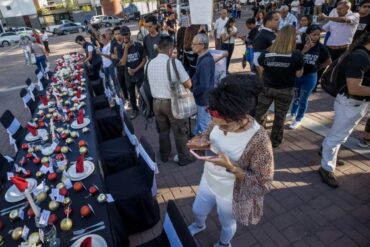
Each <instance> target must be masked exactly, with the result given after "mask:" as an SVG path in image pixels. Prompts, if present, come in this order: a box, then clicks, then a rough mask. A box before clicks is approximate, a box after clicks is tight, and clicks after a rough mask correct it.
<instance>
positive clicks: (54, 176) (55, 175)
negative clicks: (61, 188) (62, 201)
mask: <svg viewBox="0 0 370 247" xmlns="http://www.w3.org/2000/svg"><path fill="white" fill-rule="evenodd" d="M57 177H58V175H57V174H56V173H55V172H52V173H49V175H48V180H49V181H54V180H56V179H57Z"/></svg>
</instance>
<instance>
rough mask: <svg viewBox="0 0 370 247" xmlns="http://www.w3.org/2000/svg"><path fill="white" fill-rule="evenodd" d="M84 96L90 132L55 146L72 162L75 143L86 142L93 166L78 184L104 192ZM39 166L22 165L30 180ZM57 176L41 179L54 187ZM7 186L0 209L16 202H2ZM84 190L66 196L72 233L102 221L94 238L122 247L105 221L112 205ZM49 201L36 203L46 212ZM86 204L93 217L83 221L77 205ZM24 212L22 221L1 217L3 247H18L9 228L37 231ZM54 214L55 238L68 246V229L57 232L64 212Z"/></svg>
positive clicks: (76, 152)
mask: <svg viewBox="0 0 370 247" xmlns="http://www.w3.org/2000/svg"><path fill="white" fill-rule="evenodd" d="M84 93H85V94H86V95H87V99H86V101H85V102H86V106H85V107H84V109H85V111H86V114H85V116H86V117H89V118H90V120H91V123H90V124H89V126H88V128H89V129H90V131H89V132H88V133H86V134H83V133H82V131H81V130H78V132H79V134H80V136H79V137H78V138H75V142H74V143H72V144H70V145H67V144H64V141H63V140H61V142H60V143H59V145H61V146H64V145H67V146H69V147H70V148H71V149H72V152H69V153H67V154H66V157H67V159H68V160H69V161H70V162H73V161H76V159H77V157H78V156H79V148H78V141H79V140H85V141H86V142H87V143H88V150H89V151H88V154H87V156H88V157H92V159H93V163H94V164H95V170H94V172H93V174H92V175H90V176H89V177H88V178H86V179H84V180H82V182H83V184H84V185H85V186H86V188H87V190H88V188H89V186H91V185H93V184H94V185H96V186H97V187H98V188H99V190H100V192H104V191H105V189H104V187H103V186H104V183H103V176H102V174H101V170H102V169H101V168H100V166H101V164H100V161H99V157H98V151H97V150H98V149H97V144H96V143H97V141H96V133H95V126H94V121H93V119H92V112H91V107H92V106H91V98H90V95H89V93H88V90H86V91H85V92H84ZM60 126H61V124H59V123H57V124H56V127H60ZM71 130H72V129H71ZM37 155H38V156H39V157H40V158H41V157H42V154H41V152H37ZM24 156H25V151H23V150H20V151H19V152H18V153H17V155H16V159H15V161H16V162H17V163H18V162H19V160H20V159H21V158H22V157H24ZM40 166H41V165H35V164H33V163H32V161H31V160H30V161H28V162H27V164H25V165H24V168H25V169H27V170H30V171H31V172H32V177H33V178H36V176H35V173H36V171H38V170H39V169H40ZM12 171H14V169H12ZM61 176H62V173H58V179H57V180H56V182H50V181H48V180H47V179H46V180H45V183H46V185H48V186H54V187H55V186H56V184H57V183H58V182H60V181H61ZM37 180H38V183H40V182H41V181H42V179H37ZM11 185H12V184H11V183H10V182H9V181H8V182H7V184H6V186H5V189H4V190H3V191H2V192H1V194H0V198H1V200H0V209H4V208H8V207H10V206H12V205H15V204H17V203H8V202H6V201H5V199H4V195H5V192H6V191H7V189H8V188H9V187H10V186H11ZM87 190H85V189H84V190H82V191H81V192H75V191H74V190H73V189H69V197H70V198H71V200H72V205H71V207H72V209H73V214H72V215H71V216H70V218H71V219H72V220H73V228H72V230H76V229H82V228H85V227H87V226H90V225H93V224H95V223H97V222H100V221H104V223H105V226H106V229H105V230H102V231H98V232H96V233H95V234H98V235H100V236H102V237H103V238H104V239H105V240H106V242H107V245H108V246H122V245H121V244H122V243H118V242H119V240H117V239H114V238H115V237H114V236H112V225H111V224H110V221H109V218H110V217H114V216H112V215H109V213H112V214H114V210H115V209H114V204H113V203H110V204H108V203H98V202H97V199H96V197H97V196H90V197H88V195H89V192H88V191H87ZM49 202H50V198H49V197H48V199H47V200H45V201H44V202H43V203H41V204H40V207H41V208H42V209H47V210H49V209H48V203H49ZM18 203H19V202H18ZM86 204H90V205H91V206H92V208H93V210H94V213H95V214H94V215H91V216H89V217H87V218H81V216H80V208H81V206H83V205H86ZM27 209H28V207H27V208H26V210H27ZM26 210H25V220H23V221H22V220H18V221H16V222H10V220H9V216H8V215H4V216H1V217H0V219H1V220H2V222H3V223H4V224H5V228H4V229H3V230H1V231H0V234H1V235H2V236H3V237H4V239H5V245H4V246H7V247H10V246H18V245H19V244H20V241H14V240H13V239H12V238H11V235H10V234H8V231H9V230H11V229H14V228H16V227H18V226H23V225H27V227H29V228H30V234H31V233H33V232H35V231H37V228H36V227H35V220H34V219H28V218H27V215H26ZM52 213H53V212H52ZM55 213H56V214H57V216H58V222H57V223H56V228H57V232H58V234H57V236H58V238H60V239H61V246H70V245H71V244H72V243H73V242H72V241H70V239H71V238H72V237H73V234H72V230H70V231H68V232H63V231H62V230H61V229H60V221H61V220H62V219H63V218H65V216H64V213H63V207H60V208H59V209H58V210H57V211H56V212H55ZM119 234H120V236H119V237H120V238H122V239H123V241H124V242H125V241H127V239H128V238H127V236H126V235H125V233H124V232H121V233H119ZM115 236H116V235H115Z"/></svg>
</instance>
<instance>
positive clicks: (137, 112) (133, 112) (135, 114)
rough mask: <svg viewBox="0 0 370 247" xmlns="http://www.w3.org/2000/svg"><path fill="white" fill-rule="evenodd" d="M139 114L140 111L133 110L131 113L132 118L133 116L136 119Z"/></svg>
mask: <svg viewBox="0 0 370 247" xmlns="http://www.w3.org/2000/svg"><path fill="white" fill-rule="evenodd" d="M138 114H139V111H135V110H134V111H132V112H131V115H130V118H131V120H133V119H135V118H136V117H137V115H138Z"/></svg>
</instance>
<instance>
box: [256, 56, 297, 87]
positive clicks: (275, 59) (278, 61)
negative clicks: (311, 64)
mask: <svg viewBox="0 0 370 247" xmlns="http://www.w3.org/2000/svg"><path fill="white" fill-rule="evenodd" d="M258 63H259V65H261V66H262V67H263V69H264V72H263V82H264V86H265V87H270V88H276V89H280V88H290V87H293V86H294V81H295V78H296V75H295V73H296V71H298V70H300V69H302V68H303V55H302V53H301V52H300V51H298V50H295V51H293V53H292V54H277V53H272V52H269V51H264V52H262V53H261V55H260V56H259V58H258Z"/></svg>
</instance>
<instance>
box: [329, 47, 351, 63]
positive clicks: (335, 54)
mask: <svg viewBox="0 0 370 247" xmlns="http://www.w3.org/2000/svg"><path fill="white" fill-rule="evenodd" d="M328 50H329V53H330V57H331V60H332V61H333V62H334V61H335V60H337V59H338V58H339V57H340V56H341V55H342V54H343V53H344V52H346V50H347V48H341V49H332V48H330V47H328Z"/></svg>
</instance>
